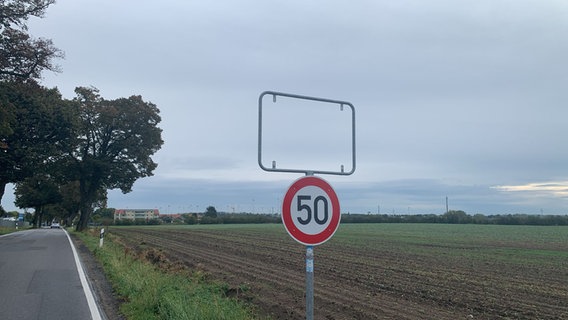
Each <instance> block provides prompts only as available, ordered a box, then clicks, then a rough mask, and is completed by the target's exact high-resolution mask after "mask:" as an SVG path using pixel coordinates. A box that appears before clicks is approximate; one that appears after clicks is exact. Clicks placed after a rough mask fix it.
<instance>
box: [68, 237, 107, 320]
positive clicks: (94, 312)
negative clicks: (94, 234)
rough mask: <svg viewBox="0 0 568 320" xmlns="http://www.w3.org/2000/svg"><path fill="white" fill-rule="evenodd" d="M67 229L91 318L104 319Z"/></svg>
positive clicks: (95, 319)
mask: <svg viewBox="0 0 568 320" xmlns="http://www.w3.org/2000/svg"><path fill="white" fill-rule="evenodd" d="M63 231H65V235H66V236H67V239H68V240H69V243H70V244H71V250H72V251H73V256H74V257H75V264H77V271H78V272H79V279H81V285H82V286H83V291H85V297H86V298H87V304H88V305H89V310H91V318H92V319H93V320H102V318H101V314H100V312H99V308H98V307H97V303H96V302H95V297H94V296H93V292H92V291H91V287H90V286H89V282H88V281H87V277H86V276H85V271H84V270H83V266H82V265H81V261H79V255H78V254H77V250H76V249H75V246H74V245H73V241H72V240H71V237H70V236H69V233H67V230H65V229H63Z"/></svg>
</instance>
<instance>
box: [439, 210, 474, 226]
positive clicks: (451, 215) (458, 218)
mask: <svg viewBox="0 0 568 320" xmlns="http://www.w3.org/2000/svg"><path fill="white" fill-rule="evenodd" d="M442 218H443V221H444V222H447V223H469V222H471V217H470V216H469V215H468V214H467V213H465V212H464V211H462V210H450V211H448V212H446V213H444V214H443V215H442Z"/></svg>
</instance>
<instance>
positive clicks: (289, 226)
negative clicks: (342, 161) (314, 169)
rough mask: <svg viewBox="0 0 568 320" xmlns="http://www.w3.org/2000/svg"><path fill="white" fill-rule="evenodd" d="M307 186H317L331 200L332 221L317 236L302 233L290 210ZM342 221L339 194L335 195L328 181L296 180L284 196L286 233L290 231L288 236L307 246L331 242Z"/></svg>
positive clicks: (283, 211)
mask: <svg viewBox="0 0 568 320" xmlns="http://www.w3.org/2000/svg"><path fill="white" fill-rule="evenodd" d="M307 186H315V187H318V188H320V189H321V190H323V191H324V192H325V194H327V196H328V197H329V199H330V200H331V207H332V212H331V221H330V222H329V225H328V226H327V227H326V228H325V229H324V230H323V231H322V232H320V233H317V234H307V233H304V232H302V231H301V230H300V229H298V228H296V225H295V224H294V221H293V220H292V212H291V209H290V207H291V205H292V200H293V199H294V196H295V195H296V193H297V192H298V191H299V190H301V189H302V188H304V187H307ZM340 220H341V210H340V208H339V199H338V198H337V194H336V193H335V191H334V190H333V188H332V187H331V185H330V184H329V183H327V181H325V180H323V179H322V178H319V177H314V176H307V177H302V178H300V179H298V180H296V181H295V182H294V183H292V185H291V186H290V187H289V188H288V191H287V192H286V195H285V196H284V200H283V201H282V222H283V223H284V227H285V228H286V231H288V234H290V236H291V237H292V238H294V239H295V240H296V241H298V242H300V243H302V244H305V245H312V246H315V245H318V244H322V243H324V242H326V241H327V240H329V239H330V238H331V236H333V234H334V233H335V231H336V230H337V228H338V226H339V221H340Z"/></svg>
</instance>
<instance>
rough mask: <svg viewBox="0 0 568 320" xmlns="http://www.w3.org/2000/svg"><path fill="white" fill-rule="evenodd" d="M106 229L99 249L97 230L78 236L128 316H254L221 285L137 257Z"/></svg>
mask: <svg viewBox="0 0 568 320" xmlns="http://www.w3.org/2000/svg"><path fill="white" fill-rule="evenodd" d="M111 233H112V231H111V232H109V234H108V235H107V237H106V238H105V245H104V247H103V248H102V249H101V248H98V237H97V232H95V233H93V234H90V235H89V234H86V233H81V234H79V236H80V237H81V239H82V240H83V241H84V242H85V243H86V244H87V246H88V247H89V248H90V249H91V250H92V251H93V252H94V254H95V256H96V257H97V259H98V260H99V261H100V262H101V263H102V265H103V268H104V270H105V273H106V274H107V276H108V277H109V279H110V281H111V282H112V283H113V287H114V288H115V291H116V293H117V294H118V295H119V296H120V297H121V298H122V299H123V300H124V301H125V302H124V303H123V304H122V306H121V311H122V312H123V313H124V315H126V317H127V318H128V319H141V320H142V319H143V320H147V319H188V320H191V319H195V320H198V319H227V320H231V319H235V320H237V319H238V320H241V319H253V318H254V317H253V316H252V315H251V313H250V311H249V310H248V309H247V308H246V307H245V306H243V305H241V304H239V303H238V302H237V301H235V300H233V299H228V298H225V296H224V290H223V285H222V284H217V283H211V282H207V281H205V280H204V277H203V274H202V273H200V272H195V273H188V272H178V273H165V272H163V271H162V270H160V269H159V268H157V267H156V266H154V265H152V264H151V263H149V262H144V261H140V260H138V259H136V258H135V257H134V256H132V255H130V254H128V253H127V252H126V251H125V249H124V248H123V247H121V246H120V245H118V244H116V243H114V242H113V237H112V235H111Z"/></svg>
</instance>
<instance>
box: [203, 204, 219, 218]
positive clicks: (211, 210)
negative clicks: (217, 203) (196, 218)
mask: <svg viewBox="0 0 568 320" xmlns="http://www.w3.org/2000/svg"><path fill="white" fill-rule="evenodd" d="M204 216H205V217H207V218H217V209H215V207H214V206H209V207H207V209H205V214H204Z"/></svg>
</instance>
